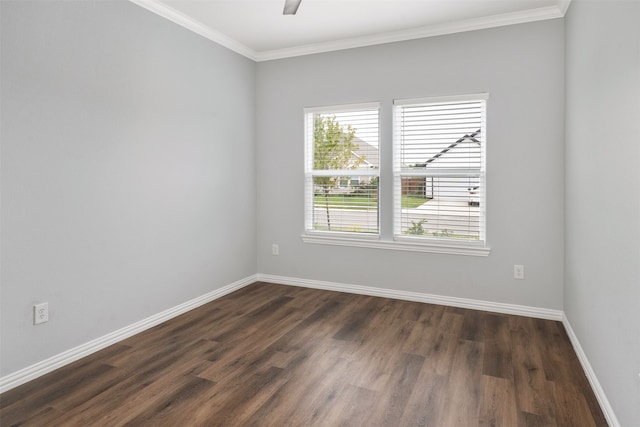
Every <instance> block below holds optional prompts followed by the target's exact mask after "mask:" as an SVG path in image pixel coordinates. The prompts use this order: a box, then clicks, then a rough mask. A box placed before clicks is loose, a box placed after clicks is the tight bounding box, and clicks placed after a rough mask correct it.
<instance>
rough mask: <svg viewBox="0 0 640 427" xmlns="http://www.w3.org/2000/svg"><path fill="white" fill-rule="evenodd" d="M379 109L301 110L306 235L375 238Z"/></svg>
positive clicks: (372, 106)
mask: <svg viewBox="0 0 640 427" xmlns="http://www.w3.org/2000/svg"><path fill="white" fill-rule="evenodd" d="M378 117H379V104H377V103H372V104H359V105H350V106H339V107H323V108H308V109H305V228H306V231H307V232H334V233H358V234H360V235H362V234H373V235H377V234H378V233H379V220H378V181H379V171H380V160H379V157H380V155H379V152H380V150H379V127H378V121H379V119H378Z"/></svg>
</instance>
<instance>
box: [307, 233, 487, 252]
mask: <svg viewBox="0 0 640 427" xmlns="http://www.w3.org/2000/svg"><path fill="white" fill-rule="evenodd" d="M300 237H301V238H302V241H303V242H304V243H314V244H318V245H334V246H352V247H356V248H371V249H389V250H394V251H407V252H429V253H434V254H446V255H470V256H489V254H490V253H491V248H489V247H486V246H480V245H478V246H472V245H463V244H462V243H459V244H455V243H454V242H442V243H439V242H438V241H436V240H430V241H424V242H411V241H409V240H408V239H407V240H394V241H391V242H390V241H386V240H377V239H378V238H379V236H378V235H377V234H376V235H373V237H369V236H367V235H364V233H363V236H361V237H360V236H358V237H347V236H336V235H331V234H326V235H324V234H321V233H318V234H311V233H309V234H303V235H302V236H300ZM425 240H426V239H425Z"/></svg>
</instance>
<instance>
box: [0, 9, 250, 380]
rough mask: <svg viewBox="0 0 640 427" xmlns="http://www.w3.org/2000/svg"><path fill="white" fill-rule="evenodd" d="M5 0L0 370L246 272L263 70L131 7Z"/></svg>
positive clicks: (39, 357) (109, 329) (53, 351)
mask: <svg viewBox="0 0 640 427" xmlns="http://www.w3.org/2000/svg"><path fill="white" fill-rule="evenodd" d="M1 7H2V70H1V72H2V87H1V89H2V105H1V107H2V135H1V136H2V211H1V213H2V223H1V226H2V294H1V296H2V306H1V309H2V318H1V321H2V336H1V341H2V360H1V362H2V369H1V373H0V374H1V375H6V374H8V373H11V372H13V371H15V370H18V369H20V368H23V367H25V366H28V365H31V364H33V363H35V362H38V361H41V360H43V359H45V358H47V357H49V356H52V355H55V354H58V353H60V352H62V351H64V350H68V349H70V348H72V347H74V346H77V345H80V344H83V343H85V342H87V341H89V340H91V339H94V338H97V337H99V336H102V335H104V334H106V333H109V332H112V331H114V330H116V329H118V328H121V327H123V326H126V325H130V324H131V323H133V322H135V321H138V320H141V319H143V318H145V317H148V316H150V315H153V314H156V313H159V312H161V311H163V310H165V309H167V308H170V307H173V306H175V305H177V304H180V303H183V302H185V301H188V300H190V299H192V298H195V297H198V296H201V295H203V294H205V293H207V292H210V291H212V290H214V289H216V288H219V287H221V286H223V285H227V284H230V283H232V282H234V281H236V280H239V279H242V278H245V277H247V276H250V275H252V274H254V273H255V271H256V254H255V234H256V231H255V223H256V217H255V212H256V210H255V173H254V170H255V156H254V140H255V136H254V132H253V129H254V126H253V121H254V111H255V68H256V66H255V64H254V63H253V62H251V61H249V60H248V59H246V58H244V57H241V56H239V55H237V54H235V53H232V52H230V51H228V50H226V49H224V48H222V47H220V46H218V45H216V44H215V43H212V42H210V41H208V40H206V39H204V38H202V37H200V36H198V35H196V34H193V33H191V32H190V31H188V30H186V29H183V28H181V27H179V26H177V25H175V24H174V23H172V22H169V21H167V20H166V19H163V18H161V17H159V16H156V15H154V14H152V13H151V12H149V11H146V10H144V9H142V8H140V7H138V6H136V5H134V4H132V3H129V2H124V1H119V2H105V1H96V2H93V1H88V2H80V1H74V2H68V1H60V2H49V1H47V2H8V1H4V0H3V1H2V2H1ZM238 171H241V172H238ZM42 301H48V302H49V307H50V320H49V323H46V324H43V325H38V326H33V325H32V305H33V304H34V303H38V302H42Z"/></svg>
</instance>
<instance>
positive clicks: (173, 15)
mask: <svg viewBox="0 0 640 427" xmlns="http://www.w3.org/2000/svg"><path fill="white" fill-rule="evenodd" d="M129 1H130V2H131V3H134V4H137V5H138V6H140V7H143V8H145V9H147V10H149V11H151V12H153V13H155V14H157V15H160V16H162V17H163V18H166V19H168V20H169V21H171V22H174V23H176V24H178V25H180V26H182V27H184V28H186V29H188V30H191V31H193V32H194V33H196V34H199V35H201V36H202V37H204V38H206V39H209V40H211V41H213V42H216V43H218V44H219V45H222V46H224V47H226V48H227V49H230V50H232V51H234V52H236V53H239V54H240V55H242V56H246V57H247V58H249V59H251V60H253V61H256V60H257V53H256V51H254V50H253V49H251V48H249V47H247V46H245V45H244V44H242V43H240V42H238V41H236V40H235V39H232V38H231V37H229V36H227V35H225V34H222V33H221V32H219V31H216V30H214V29H213V28H211V27H209V26H207V25H204V24H203V23H201V22H199V21H197V20H195V19H193V18H191V17H189V16H187V15H185V14H183V13H181V12H179V11H177V10H175V9H174V8H172V7H170V6H167V5H166V4H164V3H161V2H159V1H157V0H129Z"/></svg>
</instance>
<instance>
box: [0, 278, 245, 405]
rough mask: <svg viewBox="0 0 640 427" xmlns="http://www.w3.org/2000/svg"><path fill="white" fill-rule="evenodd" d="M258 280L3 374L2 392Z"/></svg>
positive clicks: (231, 286)
mask: <svg viewBox="0 0 640 427" xmlns="http://www.w3.org/2000/svg"><path fill="white" fill-rule="evenodd" d="M256 281H257V275H256V274H254V275H252V276H249V277H246V278H244V279H241V280H238V281H236V282H234V283H231V284H229V285H226V286H223V287H222V288H219V289H216V290H214V291H211V292H209V293H207V294H205V295H202V296H200V297H197V298H194V299H192V300H190V301H187V302H185V303H182V304H180V305H177V306H175V307H172V308H170V309H168V310H165V311H163V312H161V313H158V314H154V315H153V316H150V317H147V318H146V319H142V320H140V321H139V322H136V323H133V324H131V325H129V326H125V327H124V328H121V329H118V330H117V331H114V332H111V333H109V334H107V335H104V336H102V337H100V338H96V339H94V340H91V341H89V342H87V343H85V344H82V345H79V346H77V347H74V348H72V349H70V350H67V351H64V352H62V353H60V354H57V355H55V356H52V357H50V358H48V359H45V360H43V361H41V362H38V363H35V364H33V365H31V366H27V367H26V368H24V369H21V370H19V371H16V372H13V373H11V374H9V375H6V376H4V377H2V378H0V393H4V392H5V391H8V390H11V389H12V388H14V387H17V386H19V385H21V384H24V383H26V382H27V381H31V380H33V379H35V378H38V377H40V376H42V375H44V374H47V373H49V372H51V371H53V370H55V369H58V368H60V367H62V366H64V365H68V364H69V363H71V362H75V361H76V360H78V359H81V358H83V357H85V356H88V355H90V354H92V353H95V352H96V351H98V350H102V349H103V348H105V347H108V346H110V345H112V344H115V343H117V342H120V341H122V340H124V339H125V338H129V337H130V336H133V335H135V334H138V333H140V332H142V331H145V330H147V329H149V328H152V327H153V326H156V325H159V324H160V323H162V322H166V321H167V320H169V319H173V318H174V317H177V316H179V315H181V314H183V313H186V312H187V311H189V310H193V309H194V308H196V307H200V306H201V305H204V304H206V303H208V302H211V301H213V300H215V299H218V298H220V297H222V296H224V295H226V294H229V293H231V292H233V291H236V290H238V289H240V288H243V287H245V286H247V285H250V284H251V283H254V282H256Z"/></svg>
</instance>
